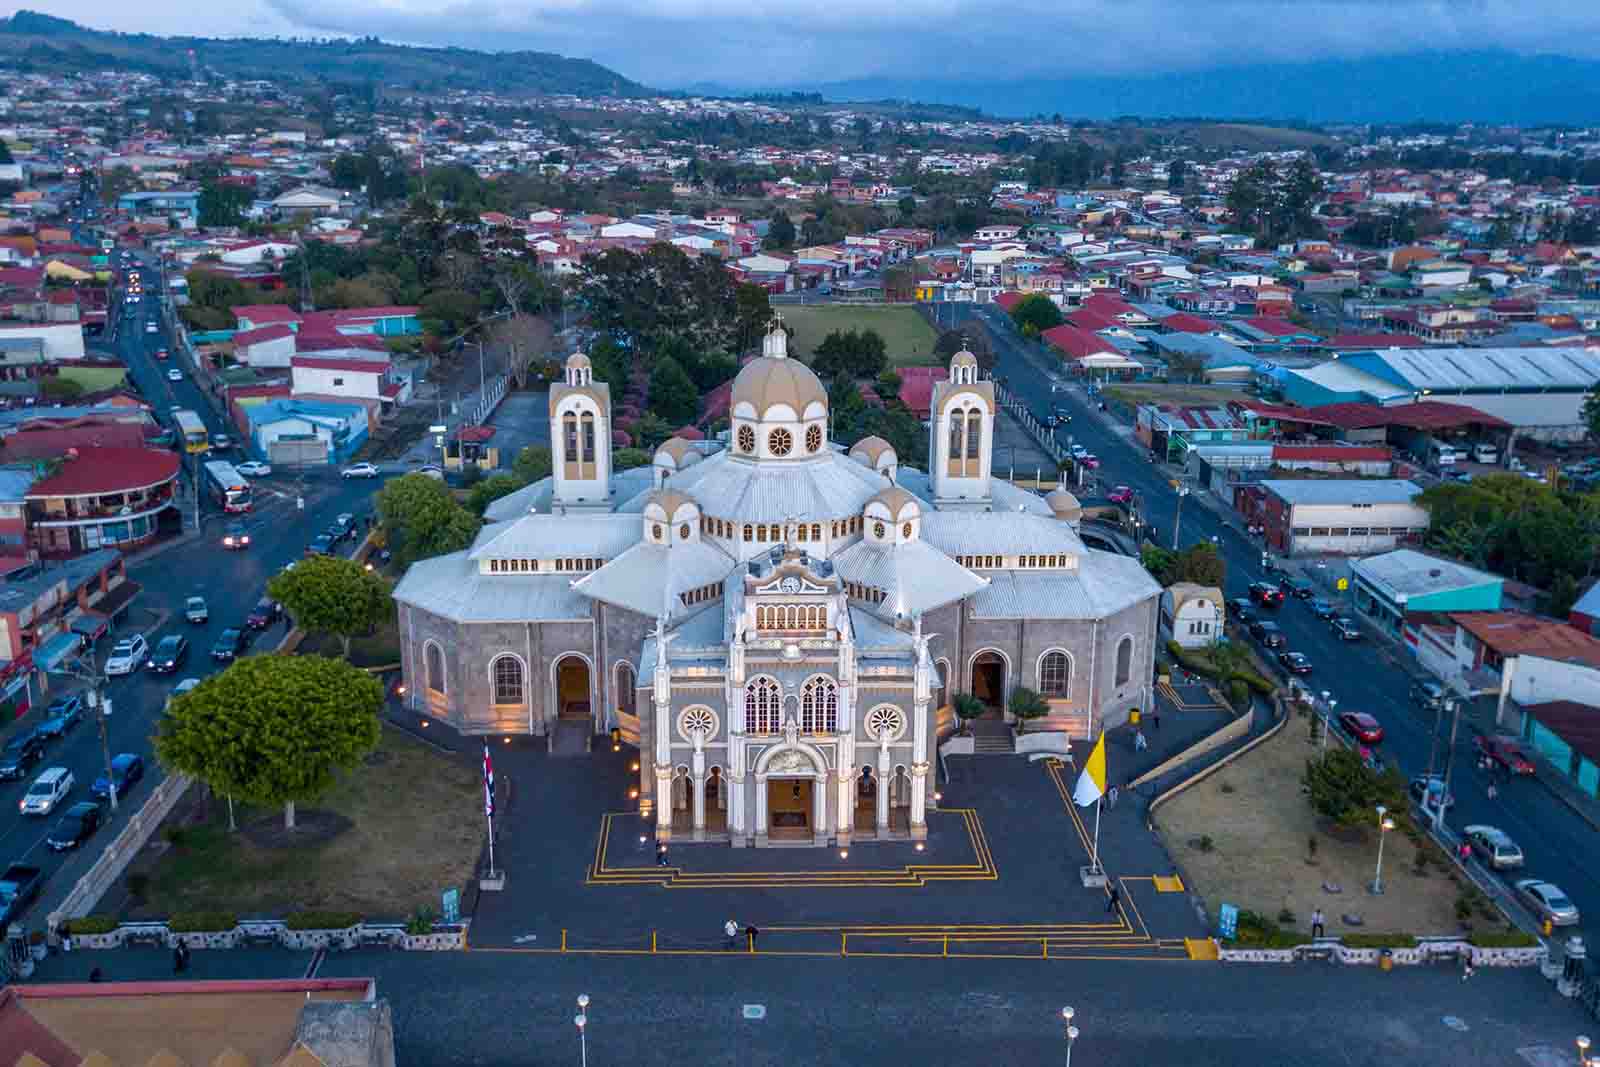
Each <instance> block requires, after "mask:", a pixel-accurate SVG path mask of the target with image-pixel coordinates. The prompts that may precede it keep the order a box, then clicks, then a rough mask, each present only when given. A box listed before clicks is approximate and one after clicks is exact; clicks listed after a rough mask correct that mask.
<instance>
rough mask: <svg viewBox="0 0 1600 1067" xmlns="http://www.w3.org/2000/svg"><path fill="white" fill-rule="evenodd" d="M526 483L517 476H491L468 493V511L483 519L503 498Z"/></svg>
mask: <svg viewBox="0 0 1600 1067" xmlns="http://www.w3.org/2000/svg"><path fill="white" fill-rule="evenodd" d="M525 484H526V483H525V482H523V480H522V479H521V478H518V477H517V476H516V475H515V474H491V475H490V476H489V477H487V478H485V479H484V480H483V481H481V482H479V483H478V484H477V485H475V486H473V487H472V488H471V489H470V490H468V491H467V510H468V511H470V512H472V513H473V514H474V515H477V516H479V517H480V518H481V517H482V515H483V513H484V512H485V511H487V510H489V505H490V504H493V503H494V502H495V501H496V500H499V499H500V498H501V497H503V496H509V495H511V494H512V493H515V492H516V491H517V490H518V489H521V488H522V487H523V486H524V485H525Z"/></svg>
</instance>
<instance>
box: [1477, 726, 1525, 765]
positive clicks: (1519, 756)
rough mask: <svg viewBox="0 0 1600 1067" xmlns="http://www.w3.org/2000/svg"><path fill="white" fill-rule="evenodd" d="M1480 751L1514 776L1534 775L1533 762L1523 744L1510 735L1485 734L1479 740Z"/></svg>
mask: <svg viewBox="0 0 1600 1067" xmlns="http://www.w3.org/2000/svg"><path fill="white" fill-rule="evenodd" d="M1477 745H1478V751H1479V752H1481V753H1483V754H1484V755H1485V756H1488V757H1489V758H1490V759H1492V760H1494V761H1495V762H1496V763H1498V764H1499V765H1500V766H1502V767H1504V768H1505V769H1506V770H1508V771H1510V772H1511V773H1512V774H1532V773H1533V771H1534V767H1533V761H1532V760H1530V759H1529V758H1528V757H1527V755H1526V754H1525V753H1524V752H1523V751H1522V742H1521V741H1519V740H1517V739H1516V738H1515V737H1511V736H1510V735H1508V734H1493V735H1489V734H1483V735H1479V737H1478V739H1477Z"/></svg>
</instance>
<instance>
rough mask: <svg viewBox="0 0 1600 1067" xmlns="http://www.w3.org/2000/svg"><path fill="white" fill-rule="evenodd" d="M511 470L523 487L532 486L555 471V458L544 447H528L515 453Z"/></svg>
mask: <svg viewBox="0 0 1600 1067" xmlns="http://www.w3.org/2000/svg"><path fill="white" fill-rule="evenodd" d="M511 469H512V470H513V471H515V472H516V475H517V478H518V479H519V480H520V481H521V482H522V484H523V485H532V484H533V483H534V482H537V481H538V480H539V479H541V478H548V477H550V472H551V471H553V470H555V457H554V456H553V455H552V454H551V452H550V449H549V448H548V447H547V446H545V445H529V446H528V447H527V448H524V449H523V450H522V451H521V452H518V453H517V458H516V460H515V461H513V462H512V464H511Z"/></svg>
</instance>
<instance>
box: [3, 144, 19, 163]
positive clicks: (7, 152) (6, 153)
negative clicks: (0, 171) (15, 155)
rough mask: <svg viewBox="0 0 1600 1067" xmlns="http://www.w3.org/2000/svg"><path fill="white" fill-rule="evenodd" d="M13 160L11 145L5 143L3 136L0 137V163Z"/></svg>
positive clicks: (12, 161)
mask: <svg viewBox="0 0 1600 1067" xmlns="http://www.w3.org/2000/svg"><path fill="white" fill-rule="evenodd" d="M15 162H16V160H14V159H12V158H11V146H10V145H8V144H6V142H5V139H4V138H0V164H3V163H15Z"/></svg>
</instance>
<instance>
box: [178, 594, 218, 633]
mask: <svg viewBox="0 0 1600 1067" xmlns="http://www.w3.org/2000/svg"><path fill="white" fill-rule="evenodd" d="M183 617H184V618H185V619H188V620H189V621H190V622H192V623H194V624H195V625H196V626H203V625H205V624H206V623H207V622H209V621H210V620H211V609H210V608H208V607H206V598H205V597H203V596H192V597H190V598H189V599H188V600H185V601H184V602H183Z"/></svg>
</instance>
